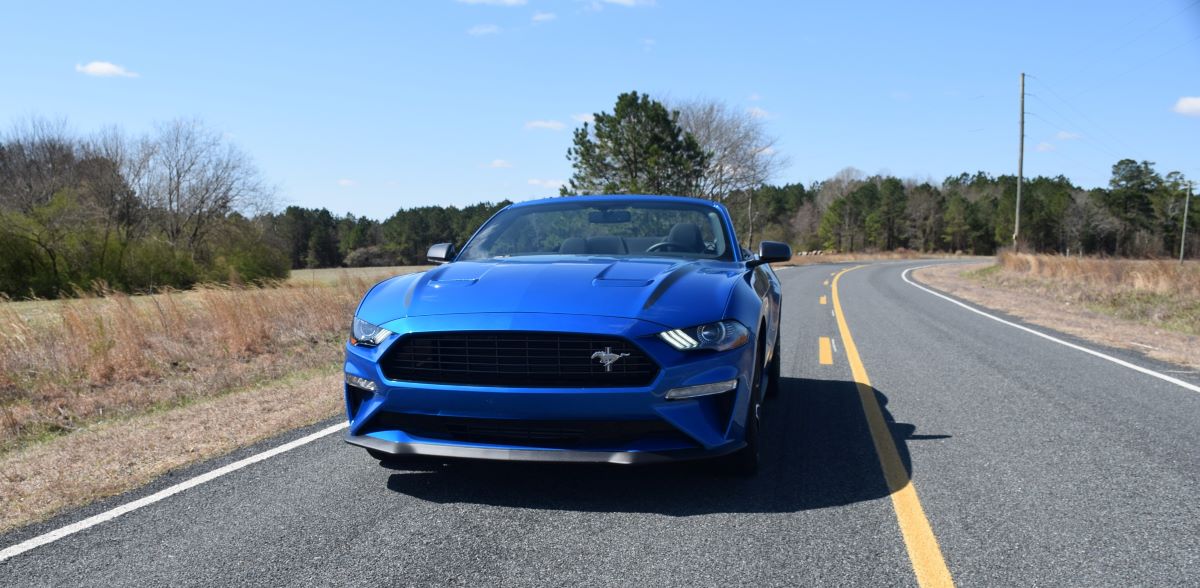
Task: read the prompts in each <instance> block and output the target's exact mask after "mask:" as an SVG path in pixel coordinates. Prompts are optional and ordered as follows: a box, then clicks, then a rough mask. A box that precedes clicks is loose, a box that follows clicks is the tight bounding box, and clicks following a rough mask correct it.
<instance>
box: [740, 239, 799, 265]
mask: <svg viewBox="0 0 1200 588" xmlns="http://www.w3.org/2000/svg"><path fill="white" fill-rule="evenodd" d="M791 259H792V246H791V245H788V244H787V243H780V242H778V241H763V242H762V243H759V244H758V259H752V260H750V261H748V262H746V265H747V266H749V267H754V266H757V265H762V264H764V263H775V262H779V261H791Z"/></svg>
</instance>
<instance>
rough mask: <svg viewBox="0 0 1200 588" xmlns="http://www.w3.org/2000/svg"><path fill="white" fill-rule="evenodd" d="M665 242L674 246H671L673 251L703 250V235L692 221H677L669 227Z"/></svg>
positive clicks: (690, 251) (693, 251)
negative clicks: (669, 230) (677, 222)
mask: <svg viewBox="0 0 1200 588" xmlns="http://www.w3.org/2000/svg"><path fill="white" fill-rule="evenodd" d="M667 242H668V243H670V244H671V245H673V246H674V247H672V250H674V251H684V252H687V253H701V252H703V251H704V236H703V235H702V234H701V233H700V227H698V226H696V225H694V224H692V223H679V224H677V225H675V226H673V227H671V232H670V233H669V234H668V235H667Z"/></svg>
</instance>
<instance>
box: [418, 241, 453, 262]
mask: <svg viewBox="0 0 1200 588" xmlns="http://www.w3.org/2000/svg"><path fill="white" fill-rule="evenodd" d="M425 258H426V259H428V260H429V263H436V264H438V265H441V264H443V263H450V261H451V260H453V259H454V243H438V244H436V245H430V246H429V252H428V253H426V254H425Z"/></svg>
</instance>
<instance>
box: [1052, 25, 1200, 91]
mask: <svg viewBox="0 0 1200 588" xmlns="http://www.w3.org/2000/svg"><path fill="white" fill-rule="evenodd" d="M1196 40H1200V34H1197V35H1193V36H1192V37H1189V38H1188V39H1187V40H1186V41H1184V42H1182V43H1180V44H1178V45H1175V46H1173V47H1171V48H1170V49H1167V50H1166V51H1163V52H1162V53H1158V54H1156V55H1153V56H1150V57H1147V58H1145V59H1141V60H1138V62H1137V63H1134V64H1133V65H1131V66H1129V67H1127V68H1125V69H1123V70H1121V71H1119V72H1117V73H1115V74H1111V75H1109V76H1108V78H1109V79H1116V78H1122V77H1125V74H1128V73H1129V72H1131V71H1133V70H1135V69H1139V68H1141V67H1142V66H1143V65H1145V64H1146V62H1150V61H1156V60H1158V59H1161V58H1162V57H1165V56H1167V55H1170V54H1171V53H1174V52H1176V51H1178V50H1180V49H1182V48H1184V47H1186V46H1188V45H1191V44H1192V42H1193V41H1196ZM1031 77H1032V76H1031ZM1103 86H1104V84H1103V83H1100V84H1093V85H1092V86H1090V87H1088V88H1086V89H1084V90H1081V91H1079V92H1076V93H1075V94H1074V95H1072V98H1078V97H1080V96H1083V95H1084V94H1088V93H1091V92H1095V91H1096V90H1098V89H1100V88H1101V87H1103Z"/></svg>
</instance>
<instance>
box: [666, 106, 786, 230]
mask: <svg viewBox="0 0 1200 588" xmlns="http://www.w3.org/2000/svg"><path fill="white" fill-rule="evenodd" d="M670 108H671V109H672V110H678V111H679V126H680V127H681V128H682V129H683V130H684V131H686V132H688V133H691V134H692V136H693V137H695V138H696V141H697V142H699V143H700V147H701V148H702V149H703V150H704V151H705V152H706V153H708V154H709V163H708V168H707V170H705V173H704V176H703V177H702V178H701V179H700V186H699V190H698V194H699V195H700V196H701V197H703V198H708V199H709V200H726V199H727V198H729V197H730V196H731V195H734V194H745V195H746V206H747V215H746V216H747V219H749V220H748V224H749V227H748V229H749V230H748V231H747V239H748V240H752V239H753V233H754V224H755V213H754V199H753V190H754V189H755V188H758V187H760V186H762V185H763V184H764V183H766V182H767V181H768V180H770V179H771V178H772V177H774V176H775V174H777V173H778V172H779V170H780V169H782V168H783V167H784V166H786V165H787V159H786V158H785V157H783V156H782V155H781V154H780V153H779V152H778V151H776V149H775V145H776V143H777V140H776V138H775V137H773V136H771V135H770V134H768V133H767V130H766V126H765V125H764V124H763V120H762V119H761V118H756V117H755V116H753V115H752V114H751V113H750V112H747V111H742V110H737V109H734V108H731V107H730V106H729V105H728V104H726V103H724V102H720V101H717V100H708V99H697V100H690V101H683V102H678V103H673V104H671V105H670Z"/></svg>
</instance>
